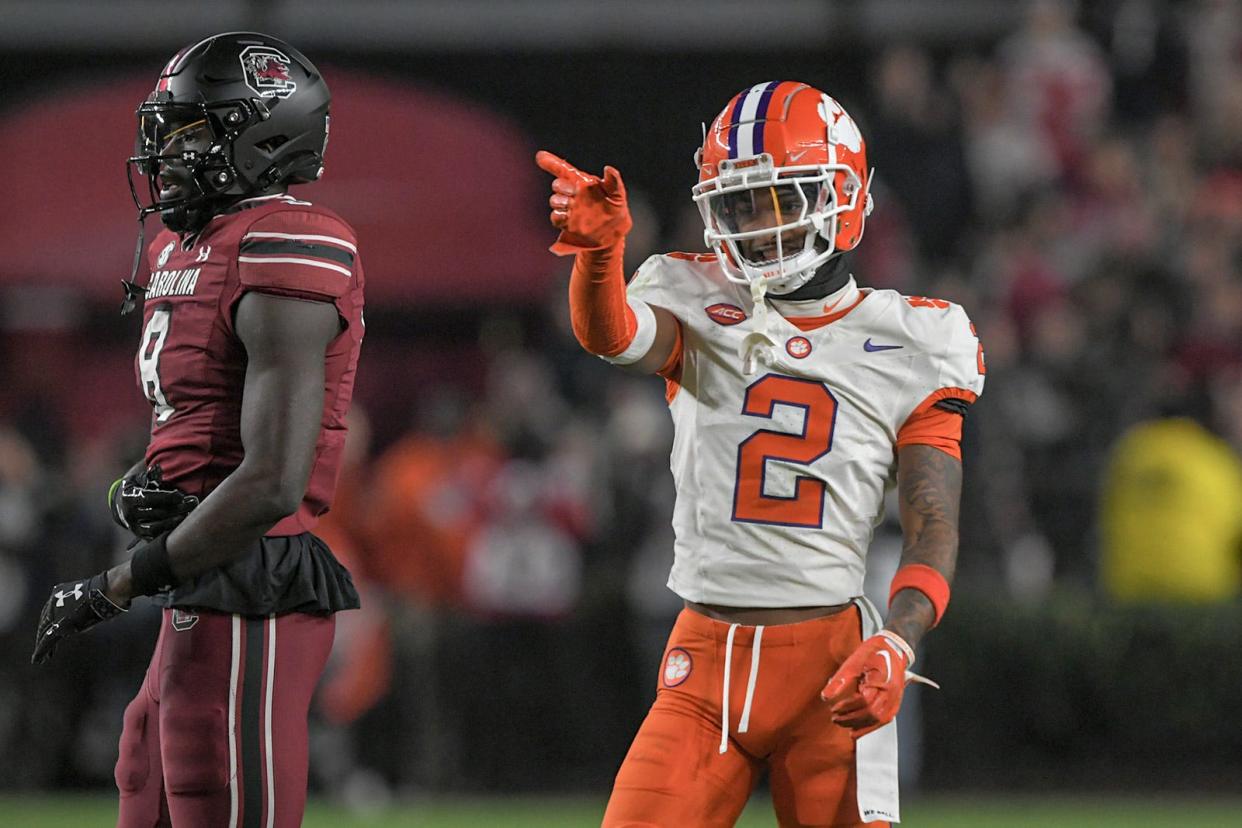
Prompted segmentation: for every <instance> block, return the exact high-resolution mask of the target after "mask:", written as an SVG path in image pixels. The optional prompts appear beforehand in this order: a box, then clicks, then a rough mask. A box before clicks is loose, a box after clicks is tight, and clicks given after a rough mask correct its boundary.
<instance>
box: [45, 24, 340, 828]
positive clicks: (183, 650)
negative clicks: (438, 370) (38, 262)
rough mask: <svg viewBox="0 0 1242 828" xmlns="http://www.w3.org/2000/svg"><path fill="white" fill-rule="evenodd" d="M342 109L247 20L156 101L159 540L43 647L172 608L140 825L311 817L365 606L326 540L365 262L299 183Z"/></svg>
mask: <svg viewBox="0 0 1242 828" xmlns="http://www.w3.org/2000/svg"><path fill="white" fill-rule="evenodd" d="M329 101H330V96H329V94H328V88H327V85H326V84H325V83H324V80H323V78H322V77H321V76H320V74H319V72H318V71H317V70H316V69H315V67H314V66H313V65H312V64H311V62H310V61H308V60H307V59H306V58H305V57H304V56H303V55H302V54H301V53H300V52H298V51H297V50H296V49H294V48H292V47H291V46H289V45H288V44H287V43H283V42H281V41H280V40H277V39H276V38H273V37H269V36H267V35H261V34H254V33H229V34H221V35H216V36H214V37H209V38H207V39H205V40H202V41H200V42H198V43H195V44H194V45H192V46H190V47H188V48H186V49H183V50H181V51H180V52H178V53H177V54H176V55H175V56H174V57H173V58H172V60H170V61H169V62H168V64H167V65H166V66H165V67H164V69H163V71H162V72H161V73H160V76H159V81H158V83H157V85H156V87H155V90H154V91H153V92H152V93H151V95H150V96H149V97H148V98H147V100H146V101H145V102H144V103H142V105H141V106H139V107H138V112H137V116H138V144H137V151H136V153H135V156H134V157H133V158H131V159H130V165H131V179H130V181H131V188H132V189H133V190H134V192H135V200H136V201H137V202H138V206H139V220H140V222H141V220H142V219H143V218H145V217H146V216H147V215H148V214H150V213H159V215H160V218H161V220H162V221H163V224H164V229H163V230H162V231H161V232H160V233H159V235H158V236H156V238H155V240H154V241H153V242H152V244H151V245H150V246H149V248H147V252H146V257H147V265H148V270H149V272H150V276H149V278H148V279H147V281H146V284H145V286H143V287H138V286H136V285H134V284H132V282H131V285H130V287H129V290H128V293H129V297H128V298H129V300H130V304H131V305H132V304H136V303H137V301H138V300H139V299H141V301H142V305H143V327H142V337H141V339H140V341H139V347H138V355H137V359H136V365H135V367H136V373H137V375H138V380H139V384H140V386H141V387H142V390H143V392H144V393H145V394H146V397H147V399H148V400H149V401H150V403H151V406H152V409H153V411H152V418H151V439H150V443H149V444H148V446H147V451H146V456H145V458H144V459H143V461H142V462H141V463H140V464H139V465H138V466H135V468H134V469H131V470H130V472H129V473H128V474H127V475H126V476H125V477H124V478H123V479H122V480H120V481H118V482H117V484H116V485H114V487H113V491H112V493H111V495H110V500H111V503H112V507H113V513H114V516H115V517H116V518H117V519H118V521H119V522H121V523H122V525H124V526H126V527H127V528H129V529H131V530H132V531H133V532H134V533H135V534H136V535H137V536H138V537H139V538H140V540H138V542H137V545H136V546H135V547H134V549H133V556H132V558H131V559H130V560H128V561H126V562H124V563H122V564H120V565H119V566H116V567H113V568H112V569H109V570H107V571H106V572H101V573H99V574H97V575H94V576H92V577H88V578H82V579H79V580H74V581H67V582H65V583H62V584H58V585H57V586H56V587H55V588H54V589H53V591H52V595H51V597H50V598H49V599H48V601H47V604H46V605H45V606H44V608H43V614H42V616H41V618H40V620H39V628H38V633H37V638H36V643H35V650H34V660H35V662H41V661H43V660H45V659H47V658H48V657H49V656H51V655H52V651H53V649H54V648H55V647H57V645H58V644H59V643H60V642H61V641H62V640H63V639H64V638H65V637H67V636H69V635H71V634H73V633H77V632H81V631H83V630H85V629H87V628H89V627H91V626H93V625H94V624H97V623H99V622H100V621H103V620H106V619H108V618H111V617H113V616H115V615H117V614H118V613H121V612H124V611H125V609H126V608H127V607H128V606H129V603H130V601H131V599H132V598H134V597H135V596H138V595H150V596H153V597H154V600H155V601H156V603H157V604H159V605H161V606H163V607H164V608H165V609H164V613H163V622H162V626H161V629H160V635H159V641H158V643H157V644H156V647H155V653H154V655H153V656H152V659H151V666H150V669H149V670H148V672H147V675H146V680H145V681H144V682H143V685H142V687H141V688H140V690H139V691H138V694H137V696H136V697H135V698H134V700H133V701H132V702H131V703H130V705H129V707H128V708H127V709H126V711H125V717H124V729H123V733H122V735H121V742H120V756H119V759H118V761H117V765H116V783H117V787H118V788H119V789H120V816H119V819H118V821H117V824H118V826H120V828H137V827H138V826H144V828H149V826H155V825H163V826H167V825H176V826H177V828H222V827H223V826H244V825H265V826H295V825H300V824H301V819H302V811H303V807H304V804H305V797H306V773H307V723H306V715H307V707H308V704H309V701H310V696H311V692H312V690H313V689H314V687H315V683H316V681H317V679H318V677H319V675H320V672H321V671H322V669H323V667H324V662H325V659H326V658H327V655H328V650H329V648H330V646H331V643H332V634H333V625H334V621H333V613H335V612H337V611H339V610H344V609H351V608H354V607H357V606H358V596H357V593H356V592H355V590H354V586H353V583H352V581H351V579H350V576H349V573H348V572H347V571H346V570H345V568H344V567H342V566H341V565H340V564H339V563H338V562H337V561H336V559H335V558H334V557H333V555H332V553H331V551H330V550H329V549H328V547H327V546H326V545H325V544H324V543H323V542H322V541H321V540H319V539H318V538H317V537H315V535H314V534H312V530H313V529H314V527H315V523H316V520H317V518H318V516H319V515H321V514H323V513H324V512H325V511H327V509H328V507H329V505H330V504H331V502H332V495H333V488H334V486H335V483H336V471H337V466H338V464H339V462H340V458H341V450H342V447H343V445H344V442H345V413H346V411H347V410H348V408H349V401H350V397H351V395H352V393H353V386H354V372H355V368H356V366H357V362H358V351H359V347H360V346H361V343H362V334H363V320H362V295H363V273H362V267H361V265H360V263H359V261H358V250H357V247H356V242H355V238H354V233H353V231H352V230H351V229H350V227H349V225H348V224H346V223H345V222H344V221H342V220H341V219H340V218H339V217H338V216H337V215H336V214H335V213H333V212H332V211H330V210H328V209H326V208H324V207H320V206H317V205H315V204H312V203H310V202H309V201H303V200H300V199H298V198H295V197H293V196H291V195H289V193H288V187H289V185H291V184H304V183H308V182H311V181H314V180H316V179H317V178H319V176H320V173H321V172H322V170H323V154H324V148H325V145H326V144H327V140H328V106H329ZM143 178H145V179H146V181H145V182H142V179H143ZM136 180H137V181H138V182H142V184H143V186H137V185H136V184H135V181H136ZM140 191H145V194H144V195H143V196H140V195H139V192H140ZM88 645H89V639H88V640H87V641H84V642H82V644H81V645H79V646H88Z"/></svg>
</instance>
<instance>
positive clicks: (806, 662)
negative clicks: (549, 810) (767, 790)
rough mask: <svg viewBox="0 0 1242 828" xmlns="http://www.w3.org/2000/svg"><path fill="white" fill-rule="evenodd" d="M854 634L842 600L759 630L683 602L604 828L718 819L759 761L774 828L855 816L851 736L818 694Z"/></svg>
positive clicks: (734, 805) (702, 827) (734, 803)
mask: <svg viewBox="0 0 1242 828" xmlns="http://www.w3.org/2000/svg"><path fill="white" fill-rule="evenodd" d="M731 627H732V628H733V636H732V637H733V641H732V645H731V646H730V643H729V640H728V639H729V632H730V628H731ZM861 641H862V621H861V617H860V615H859V612H858V609H857V608H856V607H853V606H851V607H848V608H847V609H845V610H842V611H841V612H838V613H836V614H834V615H830V616H826V617H823V618H815V619H812V620H810V621H802V622H799V623H797V624H781V625H777V626H770V627H750V626H745V625H731V624H728V623H726V622H723V621H716V620H715V619H712V618H708V617H707V616H705V615H702V614H700V613H697V612H694V611H693V610H689V609H685V610H682V612H681V614H680V615H679V616H678V618H677V623H676V624H675V625H674V627H673V632H672V635H671V636H670V637H669V642H668V646H667V647H666V648H665V653H664V661H663V662H662V663H661V666H660V676H659V680H658V684H657V688H656V700H655V703H654V704H653V705H652V706H651V710H650V712H649V713H648V714H647V718H646V720H645V721H644V722H643V724H642V727H641V728H639V731H638V735H637V736H635V737H634V742H633V744H632V745H631V746H630V751H629V753H628V754H627V755H626V757H625V761H624V762H623V763H622V765H621V770H620V771H619V772H618V773H617V779H616V783H615V785H614V786H613V789H612V796H611V798H610V799H609V800H608V809H607V811H606V812H605V813H604V822H603V825H604V828H689V827H690V826H694V827H695V828H716V827H717V826H721V828H727V826H732V825H733V824H734V823H735V822H736V821H737V818H738V816H739V815H740V814H741V813H742V809H743V808H745V806H746V801H747V800H748V799H749V798H750V794H751V791H752V790H753V789H754V787H755V784H756V782H757V781H758V779H759V774H760V772H761V771H762V770H763V768H764V767H765V766H766V767H767V769H768V771H769V775H770V782H771V786H772V800H773V805H774V806H775V809H776V818H777V820H778V822H779V824H780V825H781V826H782V828H811V826H860V825H863V824H864V823H862V822H860V820H859V816H858V801H857V793H856V787H855V784H856V772H855V764H854V740H853V739H852V738H851V737H850V733H849V731H848V730H846V729H845V728H842V727H839V726H837V725H835V724H833V722H832V715H831V713H830V711H829V708H828V705H827V704H825V703H824V702H823V701H821V700H820V697H819V692H820V690H822V689H823V687H824V685H825V684H827V683H828V679H829V678H831V676H832V674H833V673H834V672H835V671H836V669H837V667H839V666H840V665H841V663H842V662H843V661H845V659H846V657H847V656H849V654H850V653H851V652H853V651H854V649H855V648H856V647H857V646H858V645H859V643H860V642H861ZM726 664H727V665H728V700H729V704H728V709H729V716H728V722H727V737H726V738H725V745H724V747H725V750H724V752H723V753H722V752H721V738H722V734H723V733H724V732H725V722H724V721H723V716H722V711H721V698H722V697H723V694H724V692H725V668H726ZM748 696H749V697H750V704H749V705H747V697H748ZM866 824H867V825H872V826H887V825H888V823H887V822H871V823H866Z"/></svg>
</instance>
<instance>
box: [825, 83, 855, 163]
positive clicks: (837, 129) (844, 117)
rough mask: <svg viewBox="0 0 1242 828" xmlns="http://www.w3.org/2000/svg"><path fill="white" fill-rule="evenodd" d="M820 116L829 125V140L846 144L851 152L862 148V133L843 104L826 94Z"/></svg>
mask: <svg viewBox="0 0 1242 828" xmlns="http://www.w3.org/2000/svg"><path fill="white" fill-rule="evenodd" d="M829 101H831V102H832V103H831V106H832V109H831V110H829V108H828V106H829ZM819 117H821V118H823V119H824V123H825V124H827V125H828V140H830V141H831V142H832V143H834V144H844V145H845V146H847V147H849V150H850V152H859V151H860V150H861V149H862V133H861V132H859V131H858V124H856V123H854V119H853V118H851V117H850V116H849V114H848V113H846V111H845V110H844V109H842V108H841V104H839V103H837V102H836V101H835V100H833V99H832V98H829V97H828V96H827V95H825V96H824V100H823V101H821V102H820V104H819Z"/></svg>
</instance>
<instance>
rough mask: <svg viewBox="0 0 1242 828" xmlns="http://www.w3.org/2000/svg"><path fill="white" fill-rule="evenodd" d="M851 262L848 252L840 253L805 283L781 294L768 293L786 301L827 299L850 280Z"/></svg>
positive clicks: (770, 296)
mask: <svg viewBox="0 0 1242 828" xmlns="http://www.w3.org/2000/svg"><path fill="white" fill-rule="evenodd" d="M850 275H851V274H850V264H849V254H848V253H838V254H837V255H835V256H833V257H832V258H831V259H829V260H828V261H826V262H824V263H823V264H822V265H820V266H819V269H818V270H816V271H815V275H814V276H812V277H811V279H810V281H808V282H807V283H806V284H805V285H803V286H802V287H800V288H798V289H797V290H795V291H792V292H790V293H786V294H783V295H781V296H773V295H772V294H768V296H769V298H771V299H781V300H782V301H785V302H803V301H817V300H820V299H826V298H827V297H829V296H831V295H832V294H834V293H836V292H837V291H839V290H840V289H841V288H843V287H845V284H846V282H848V281H849V280H850Z"/></svg>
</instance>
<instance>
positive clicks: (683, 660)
mask: <svg viewBox="0 0 1242 828" xmlns="http://www.w3.org/2000/svg"><path fill="white" fill-rule="evenodd" d="M693 666H694V663H693V661H691V659H690V654H689V653H688V652H686V651H685V650H683V649H682V648H681V647H674V648H673V649H671V650H669V651H668V657H667V658H666V659H664V686H665V687H676V686H677V685H679V684H681V683H682V682H684V681H685V680H686V679H688V678H690V670H691V669H692V668H693Z"/></svg>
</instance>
